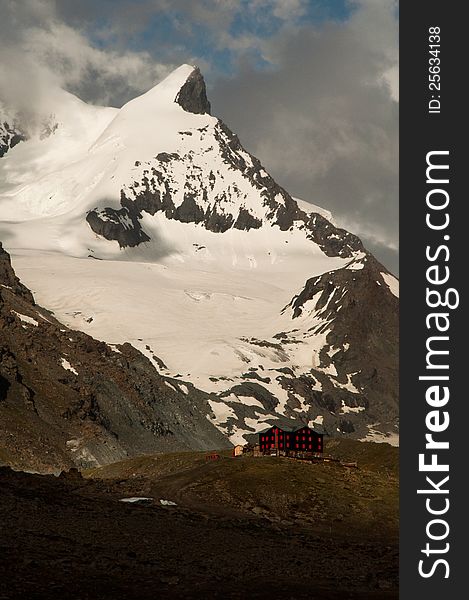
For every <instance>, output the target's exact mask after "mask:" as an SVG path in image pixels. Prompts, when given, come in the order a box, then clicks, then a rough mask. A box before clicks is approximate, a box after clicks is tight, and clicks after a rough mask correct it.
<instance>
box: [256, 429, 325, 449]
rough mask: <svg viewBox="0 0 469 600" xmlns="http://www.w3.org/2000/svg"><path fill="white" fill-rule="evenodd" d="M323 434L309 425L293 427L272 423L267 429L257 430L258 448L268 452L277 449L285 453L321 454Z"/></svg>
mask: <svg viewBox="0 0 469 600" xmlns="http://www.w3.org/2000/svg"><path fill="white" fill-rule="evenodd" d="M323 447H324V446H323V435H322V433H316V431H314V430H313V429H311V427H308V426H306V425H303V426H302V427H298V428H295V429H288V428H286V427H278V426H277V425H273V426H272V427H270V428H269V429H265V430H264V431H261V432H259V450H260V451H261V452H262V453H267V454H268V453H270V452H272V450H278V451H280V452H285V453H287V454H288V453H289V452H291V453H297V452H305V453H313V454H318V453H319V454H322V452H323Z"/></svg>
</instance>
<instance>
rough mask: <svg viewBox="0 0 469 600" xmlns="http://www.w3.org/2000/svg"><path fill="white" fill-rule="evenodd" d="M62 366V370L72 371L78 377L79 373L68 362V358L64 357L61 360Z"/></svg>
mask: <svg viewBox="0 0 469 600" xmlns="http://www.w3.org/2000/svg"><path fill="white" fill-rule="evenodd" d="M60 364H61V366H62V368H64V369H65V370H66V371H71V372H72V373H74V374H75V375H78V371H77V370H76V369H75V368H73V367H72V365H71V364H70V363H69V362H68V360H67V359H66V358H63V357H62V358H61V359H60Z"/></svg>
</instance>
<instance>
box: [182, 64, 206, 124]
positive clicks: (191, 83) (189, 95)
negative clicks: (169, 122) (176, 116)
mask: <svg viewBox="0 0 469 600" xmlns="http://www.w3.org/2000/svg"><path fill="white" fill-rule="evenodd" d="M175 101H176V102H177V103H178V104H179V105H180V106H182V108H183V109H184V110H185V111H187V112H191V113H195V114H205V113H206V114H209V115H210V114H211V113H210V102H209V101H208V99H207V91H206V89H205V81H204V78H203V76H202V73H201V72H200V69H199V68H198V67H196V68H195V69H194V70H193V71H192V73H191V75H190V76H189V77H188V79H187V81H186V83H185V84H184V85H183V86H182V88H181V89H180V91H179V93H178V95H177V97H176V100H175Z"/></svg>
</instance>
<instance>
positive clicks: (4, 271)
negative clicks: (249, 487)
mask: <svg viewBox="0 0 469 600" xmlns="http://www.w3.org/2000/svg"><path fill="white" fill-rule="evenodd" d="M154 361H155V362H158V358H157V357H154ZM209 412H210V406H209V405H208V403H207V395H206V394H204V393H202V392H199V391H198V390H196V389H194V388H193V386H191V385H190V384H186V385H183V384H181V383H180V382H176V381H171V380H170V379H167V378H164V377H162V376H160V375H159V374H158V372H157V371H156V369H155V368H154V367H153V365H152V364H151V362H150V359H148V358H147V357H145V356H143V355H142V354H141V353H140V352H138V351H137V350H136V349H135V348H134V347H133V346H131V345H130V344H124V345H122V346H119V347H114V348H111V347H110V346H109V345H107V344H105V343H104V342H99V341H97V340H95V339H93V338H91V337H90V336H88V335H86V334H84V333H81V332H78V331H72V330H70V329H69V328H67V327H66V326H64V325H63V324H62V323H59V322H58V321H57V320H56V319H55V318H54V316H53V315H52V314H51V313H50V312H49V311H47V310H45V309H43V308H41V307H40V306H37V305H36V304H35V303H34V299H33V297H32V294H31V292H30V291H29V290H28V289H27V288H26V287H25V286H24V285H23V284H21V282H20V281H19V280H18V278H17V277H16V276H15V274H14V272H13V269H12V268H11V264H10V258H9V256H8V254H7V253H6V252H5V250H4V249H3V248H2V246H1V245H0V461H3V462H4V463H7V464H10V465H13V466H14V467H16V468H21V469H26V470H33V471H48V470H51V471H56V470H57V469H61V468H65V467H70V466H72V465H76V466H79V467H86V466H92V465H98V464H106V463H109V462H113V461H115V460H119V459H121V458H124V457H125V456H134V455H137V454H142V453H143V454H144V453H147V452H155V451H169V450H174V449H181V450H182V449H189V448H201V449H204V448H207V449H208V448H213V447H216V448H218V447H223V446H227V445H229V443H228V442H227V440H226V438H224V436H222V434H221V433H220V432H219V431H218V430H217V429H216V428H215V427H214V426H213V425H212V424H211V423H209V421H208V420H207V418H206V415H207V413H209Z"/></svg>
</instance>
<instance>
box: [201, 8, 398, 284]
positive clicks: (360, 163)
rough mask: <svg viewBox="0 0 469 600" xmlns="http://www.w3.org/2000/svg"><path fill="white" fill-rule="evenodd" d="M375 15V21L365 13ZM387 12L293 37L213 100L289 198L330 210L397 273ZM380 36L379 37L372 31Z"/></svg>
mask: <svg viewBox="0 0 469 600" xmlns="http://www.w3.org/2000/svg"><path fill="white" fill-rule="evenodd" d="M370 12H371V14H370ZM395 28H396V24H395V18H394V16H393V13H392V5H391V4H390V3H388V5H387V6H386V4H385V3H382V7H381V11H377V10H375V9H373V10H371V11H370V10H369V7H368V3H367V4H366V5H363V6H362V7H361V8H360V9H359V10H358V11H357V12H356V13H355V15H354V16H353V18H352V19H351V20H350V21H347V22H346V23H330V24H328V25H326V26H325V27H323V28H321V30H316V29H315V28H313V27H309V28H302V29H293V30H291V31H289V32H285V33H284V34H283V36H282V38H278V39H276V40H275V42H271V45H270V43H269V44H266V46H265V48H264V52H265V54H266V56H267V57H269V59H270V60H271V61H272V64H273V65H275V66H274V68H272V69H271V70H269V71H265V72H262V73H260V72H259V71H256V70H254V69H253V68H252V67H251V66H249V65H247V66H244V67H242V68H241V71H240V73H239V75H238V76H237V77H234V78H231V79H229V80H220V81H219V82H217V84H216V86H215V88H214V89H213V90H212V92H211V98H212V106H213V107H214V110H215V112H216V113H217V114H218V115H219V116H221V117H222V118H223V119H224V120H226V122H227V123H228V124H230V125H231V126H232V127H233V128H234V129H235V130H236V132H237V133H238V134H239V136H240V138H241V140H242V141H243V142H244V144H245V146H246V147H247V148H248V149H249V150H250V151H252V152H253V153H254V154H256V155H257V156H258V157H260V159H261V161H262V162H263V163H264V165H265V166H266V168H267V169H268V170H269V171H270V172H271V173H272V174H273V176H274V177H275V178H276V179H277V181H278V182H279V183H280V184H282V185H283V186H284V187H285V188H286V189H288V190H289V191H290V193H292V194H293V195H296V196H298V197H301V198H303V199H305V200H307V201H310V202H313V203H315V204H318V205H320V206H323V207H325V208H327V209H329V210H331V211H332V212H333V214H334V215H335V216H336V218H337V220H338V221H339V223H340V224H342V225H343V226H345V227H347V228H349V229H350V230H352V231H354V232H356V233H357V234H358V235H360V236H361V237H362V238H363V240H364V242H365V244H366V245H367V246H368V247H369V248H370V249H373V250H374V252H375V253H376V255H377V256H378V258H380V259H381V260H383V261H384V262H385V264H386V265H387V266H388V267H389V268H390V269H391V270H392V271H394V272H397V269H398V264H397V245H398V162H397V161H398V159H397V156H398V103H397V101H396V100H395V99H394V98H393V95H392V93H391V92H392V90H391V88H390V84H389V77H385V75H389V74H390V75H392V70H393V67H395V64H396V63H395V61H396V48H395V43H396V42H395V40H396V37H397V36H396V31H395ZM377 29H380V34H379V33H378V32H377Z"/></svg>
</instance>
